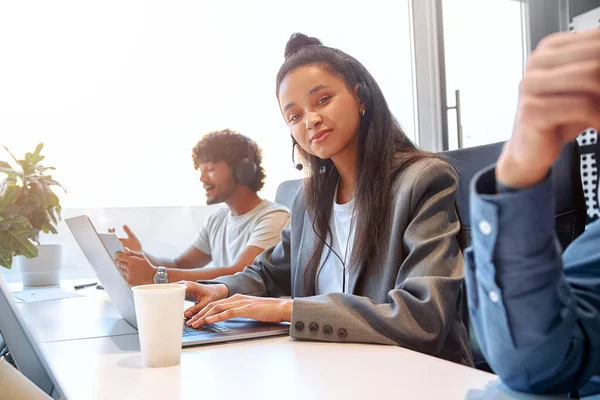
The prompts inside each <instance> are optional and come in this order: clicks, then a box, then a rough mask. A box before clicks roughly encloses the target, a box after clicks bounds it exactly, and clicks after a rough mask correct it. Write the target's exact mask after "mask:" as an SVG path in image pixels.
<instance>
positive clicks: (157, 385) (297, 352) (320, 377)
mask: <svg viewBox="0 0 600 400" xmlns="http://www.w3.org/2000/svg"><path fill="white" fill-rule="evenodd" d="M19 308H20V309H21V311H22V312H23V313H24V314H25V315H27V321H28V325H29V327H30V329H31V330H32V331H33V333H34V336H35V337H36V338H38V340H39V341H40V347H41V349H42V352H43V353H44V355H45V357H46V359H47V362H48V364H49V366H50V368H51V370H52V372H53V374H54V375H55V377H56V378H57V380H58V382H59V385H60V387H61V388H62V390H63V391H64V392H65V396H66V397H67V399H161V400H163V399H210V398H216V399H219V400H221V399H239V398H244V399H286V400H287V399H302V400H307V399H310V400H312V399H327V400H332V399H344V400H346V399H371V398H387V399H426V400H427V399H444V400H446V399H468V400H476V399H495V400H500V399H536V398H539V397H536V396H528V395H522V394H516V393H514V392H511V391H509V390H508V389H507V388H505V387H504V386H503V385H501V384H499V382H498V378H497V377H496V376H494V375H492V374H488V373H485V372H482V371H478V370H475V369H472V368H467V367H463V366H460V365H457V364H453V363H450V362H447V361H443V360H440V359H437V358H434V357H429V356H426V355H423V354H420V353H416V352H413V351H410V350H406V349H402V348H400V347H393V346H377V345H358V344H331V343H320V342H301V341H295V340H292V339H290V338H289V337H279V338H272V339H259V340H251V341H243V342H232V343H226V344H215V345H204V346H197V347H192V348H186V349H184V350H183V353H182V358H181V365H179V366H175V367H169V368H160V369H149V368H142V363H141V355H140V352H139V342H138V338H137V334H123V332H124V330H123V331H121V330H120V329H121V328H120V327H119V328H118V329H117V328H115V329H112V328H111V329H106V327H107V326H112V327H113V328H114V326H115V325H114V324H113V325H111V323H109V322H106V321H113V320H114V318H115V317H114V309H112V306H111V305H110V303H109V302H108V301H107V299H106V297H105V296H104V295H97V294H94V295H91V296H89V297H87V298H76V299H64V300H55V301H48V302H46V304H39V303H38V304H36V303H23V304H21V305H20V307H19ZM49 310H53V312H52V313H48V314H47V315H39V313H46V312H47V311H49ZM78 316H79V317H78ZM81 318H85V321H92V320H95V321H96V323H95V325H94V328H93V329H90V330H89V331H87V332H83V334H82V335H80V337H88V338H84V339H73V337H74V336H77V335H74V334H71V333H70V332H68V329H67V327H72V326H74V325H73V324H74V323H76V322H81ZM42 321H43V323H42ZM98 321H99V322H98ZM62 324H64V327H65V328H63V327H61V326H62ZM48 326H50V327H53V328H52V329H50V331H51V332H50V333H48V332H46V333H44V330H46V329H47V327H48ZM115 332H120V333H117V334H116V333H115ZM60 335H65V336H64V339H60V338H59V336H60ZM101 336H104V337H101ZM562 398H564V397H562Z"/></svg>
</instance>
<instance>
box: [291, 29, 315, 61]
mask: <svg viewBox="0 0 600 400" xmlns="http://www.w3.org/2000/svg"><path fill="white" fill-rule="evenodd" d="M322 45H323V43H322V42H321V41H320V40H319V39H317V38H314V37H310V36H306V35H305V34H303V33H294V34H292V36H291V37H290V40H288V42H287V43H286V45H285V53H284V56H285V58H288V57H289V56H291V55H292V54H294V53H296V52H297V51H299V50H300V49H303V48H304V47H308V46H322Z"/></svg>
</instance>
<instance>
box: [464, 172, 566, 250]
mask: <svg viewBox="0 0 600 400" xmlns="http://www.w3.org/2000/svg"><path fill="white" fill-rule="evenodd" d="M498 189H501V190H500V191H498ZM470 200H471V227H472V232H471V235H472V239H473V246H474V248H475V253H476V254H479V255H480V254H483V255H484V257H485V258H486V261H493V260H495V259H497V258H504V257H508V258H510V257H513V256H515V255H519V256H520V255H527V254H530V253H534V252H536V251H537V250H538V249H539V248H540V247H541V246H544V245H545V244H547V242H548V240H549V238H552V237H553V235H554V213H555V204H554V193H553V188H552V179H551V176H550V174H549V175H548V176H547V177H546V178H545V179H544V180H543V181H541V182H540V183H538V184H536V185H534V186H531V187H529V188H525V189H518V190H515V189H510V188H506V190H504V188H502V187H501V186H500V187H498V183H497V182H496V169H495V165H492V166H490V167H488V168H486V169H484V170H482V171H481V172H479V173H478V174H477V175H475V177H474V178H473V181H472V182H471V199H470Z"/></svg>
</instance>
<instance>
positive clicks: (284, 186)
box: [275, 179, 303, 210]
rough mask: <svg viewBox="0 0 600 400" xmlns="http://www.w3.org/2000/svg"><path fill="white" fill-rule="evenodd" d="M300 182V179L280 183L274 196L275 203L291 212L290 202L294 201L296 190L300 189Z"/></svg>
mask: <svg viewBox="0 0 600 400" xmlns="http://www.w3.org/2000/svg"><path fill="white" fill-rule="evenodd" d="M302 182H303V180H302V179H295V180H292V181H285V182H283V183H281V184H280V185H279V187H278V188H277V193H276V194H275V203H277V204H281V205H283V206H286V207H287V208H289V209H290V210H291V209H292V202H293V201H294V198H295V197H296V193H297V192H298V188H300V185H302Z"/></svg>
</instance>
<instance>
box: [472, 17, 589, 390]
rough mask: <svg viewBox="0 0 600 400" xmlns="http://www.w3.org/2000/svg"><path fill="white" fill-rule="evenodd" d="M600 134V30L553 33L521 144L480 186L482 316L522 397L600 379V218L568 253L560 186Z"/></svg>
mask: <svg viewBox="0 0 600 400" xmlns="http://www.w3.org/2000/svg"><path fill="white" fill-rule="evenodd" d="M590 126H591V127H596V128H598V127H600V29H596V30H593V31H587V32H578V33H559V34H553V35H551V36H548V37H547V38H545V39H544V40H543V41H542V42H541V43H540V45H539V46H538V47H537V49H536V50H535V51H534V52H533V53H532V54H531V55H530V57H529V59H528V61H527V67H526V72H525V75H524V77H523V81H522V83H521V86H520V89H519V104H518V110H517V115H516V119H515V125H514V130H513V135H512V138H511V139H510V140H509V141H508V142H507V143H506V145H505V146H504V149H503V151H502V154H501V156H500V158H499V159H498V162H497V163H496V165H495V166H492V167H489V168H487V169H484V170H483V171H481V172H480V173H479V174H478V175H477V176H476V177H475V178H474V179H473V181H472V183H471V185H472V186H471V199H472V202H471V204H472V206H471V223H472V226H473V232H472V234H473V246H472V247H471V248H469V249H468V250H467V251H466V254H465V258H466V268H465V276H466V280H467V291H468V297H469V308H470V313H471V317H472V318H473V321H474V325H475V328H476V331H477V335H478V338H479V340H480V343H481V345H482V350H483V353H484V355H485V357H486V359H487V361H488V362H489V364H490V366H491V367H492V369H493V370H494V371H495V372H496V373H497V374H498V375H499V376H500V378H501V379H502V380H503V381H504V382H505V384H506V385H507V386H509V387H511V388H513V389H515V390H519V391H525V392H533V393H564V392H569V391H574V390H577V389H579V388H581V387H582V386H583V385H584V384H586V383H588V382H589V383H594V380H596V379H598V377H597V376H596V375H598V374H599V373H600V221H598V222H595V223H593V224H590V225H588V227H587V230H586V231H585V233H583V234H582V235H581V236H580V237H579V238H577V239H576V240H575V241H574V242H573V243H572V244H571V245H570V246H569V247H568V248H567V249H566V250H565V251H564V253H562V251H561V249H560V247H559V245H558V244H557V243H558V242H557V240H556V238H555V232H554V215H555V210H554V203H553V200H552V193H553V191H552V179H551V174H552V171H551V166H552V164H553V162H554V161H555V160H556V159H557V158H558V156H559V154H560V151H561V149H562V147H563V145H564V144H565V143H567V142H570V141H572V140H574V139H575V138H576V137H577V136H578V134H579V133H580V132H582V131H584V130H585V129H586V128H588V127H590ZM590 380H591V381H592V382H590ZM587 387H589V385H588V386H587Z"/></svg>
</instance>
